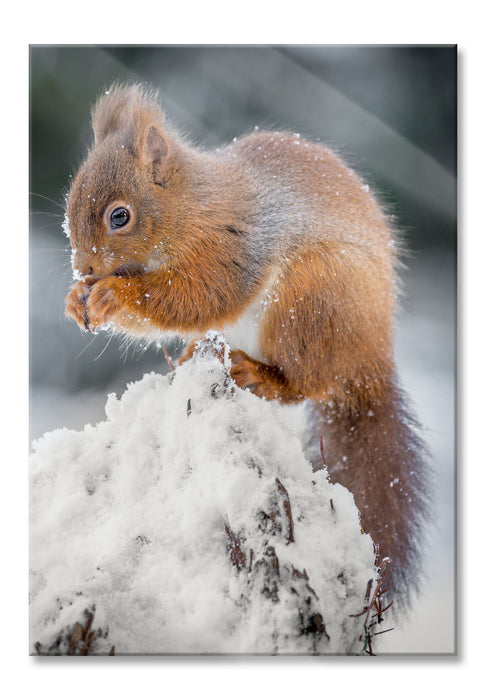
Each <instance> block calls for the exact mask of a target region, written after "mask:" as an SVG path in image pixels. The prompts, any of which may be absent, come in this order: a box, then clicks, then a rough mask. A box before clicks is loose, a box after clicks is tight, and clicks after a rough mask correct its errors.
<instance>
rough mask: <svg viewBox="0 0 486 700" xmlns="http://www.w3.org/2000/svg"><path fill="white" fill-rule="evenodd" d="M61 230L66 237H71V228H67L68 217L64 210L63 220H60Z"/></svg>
mask: <svg viewBox="0 0 486 700" xmlns="http://www.w3.org/2000/svg"><path fill="white" fill-rule="evenodd" d="M62 230H63V231H64V233H65V234H66V238H70V237H71V229H70V228H69V217H68V215H67V212H66V214H65V215H64V220H63V222H62Z"/></svg>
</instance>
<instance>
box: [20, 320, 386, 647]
mask: <svg viewBox="0 0 486 700" xmlns="http://www.w3.org/2000/svg"><path fill="white" fill-rule="evenodd" d="M229 369H230V359H229V347H228V345H227V344H226V343H225V342H224V338H223V337H222V336H220V335H218V334H215V333H213V334H212V335H208V336H207V338H206V340H205V341H203V342H201V343H200V344H199V345H198V346H197V347H196V352H195V355H194V357H193V358H192V359H191V360H190V361H188V362H186V363H184V364H182V365H181V366H179V367H178V368H177V369H176V370H175V371H174V372H172V373H171V374H170V375H165V376H162V375H159V374H155V373H151V374H147V375H145V376H144V377H143V379H142V380H141V381H138V382H135V383H133V384H129V385H128V387H127V390H126V391H125V393H124V394H123V395H122V396H121V398H119V399H118V398H117V397H116V396H115V395H114V394H111V395H109V396H108V400H107V403H106V420H105V421H103V422H101V423H98V424H97V425H95V426H92V425H86V426H85V428H84V430H82V431H74V430H67V429H65V428H63V429H59V430H55V431H53V432H50V433H47V434H45V435H44V436H43V437H42V438H40V439H39V440H37V441H36V442H35V443H34V445H33V448H34V452H33V454H32V457H31V489H30V493H31V528H30V564H31V644H32V650H33V653H34V649H36V650H37V651H39V652H40V653H63V649H62V647H59V639H60V638H62V633H63V631H65V630H69V629H71V628H72V627H73V625H74V624H75V623H77V622H80V623H82V622H83V619H85V618H83V616H86V611H92V612H93V611H94V615H95V617H94V622H93V629H94V628H96V629H97V630H100V633H99V635H98V636H97V638H96V641H95V642H94V643H93V644H94V646H93V650H94V653H97V654H108V653H109V652H110V650H111V648H112V647H114V653H115V655H118V654H147V653H151V654H162V653H267V654H270V653H307V654H308V653H323V654H336V653H339V654H354V653H360V652H361V651H362V642H358V639H359V635H360V633H361V632H362V618H360V617H352V615H353V614H356V613H360V612H361V610H362V609H363V600H364V595H365V591H366V589H367V584H368V582H369V581H370V580H373V581H375V582H376V569H375V567H374V551H373V544H372V541H371V539H370V537H369V536H368V535H364V534H362V533H361V529H360V524H359V518H358V512H357V509H356V506H355V503H354V500H353V497H352V496H351V494H350V493H349V491H347V490H346V489H345V488H344V487H342V486H340V485H338V484H331V483H330V482H329V480H328V476H327V472H326V471H325V470H324V469H323V470H321V471H317V472H312V468H311V465H310V463H309V462H308V460H307V459H306V457H305V454H304V451H303V448H302V444H301V442H300V440H299V439H298V437H297V435H296V434H294V432H293V431H292V428H291V427H290V426H289V424H288V423H286V421H285V419H284V412H283V409H282V407H281V406H280V405H278V404H277V403H276V402H267V401H264V400H262V399H259V398H258V397H256V396H254V395H253V394H252V393H250V392H249V391H243V390H241V389H240V388H238V387H237V386H236V385H235V384H234V382H233V381H232V379H231V378H230V375H229ZM64 653H65V650H64Z"/></svg>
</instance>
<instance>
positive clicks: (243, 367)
mask: <svg viewBox="0 0 486 700" xmlns="http://www.w3.org/2000/svg"><path fill="white" fill-rule="evenodd" d="M230 358H231V378H232V379H233V380H234V382H235V383H236V384H237V385H238V386H239V387H240V388H241V389H250V391H251V392H252V393H253V394H256V395H257V396H262V397H263V396H265V397H266V396H267V393H268V392H267V390H266V389H267V387H266V382H265V376H264V374H263V373H262V371H261V367H262V365H261V363H260V362H257V361H256V360H253V359H252V358H251V357H249V356H248V355H247V354H246V353H245V352H243V351H242V350H232V351H231V353H230Z"/></svg>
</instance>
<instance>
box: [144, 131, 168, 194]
mask: <svg viewBox="0 0 486 700" xmlns="http://www.w3.org/2000/svg"><path fill="white" fill-rule="evenodd" d="M168 155H169V144H168V142H167V139H166V138H165V136H164V134H163V133H162V132H161V131H160V129H159V128H158V127H157V126H155V124H150V125H149V126H148V127H147V128H146V130H145V135H144V140H143V160H144V161H145V163H147V165H152V177H153V179H154V182H156V183H157V184H159V185H161V184H163V180H164V177H163V176H164V170H165V164H166V162H167V156H168Z"/></svg>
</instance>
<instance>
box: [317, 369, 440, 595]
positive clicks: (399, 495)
mask: <svg viewBox="0 0 486 700" xmlns="http://www.w3.org/2000/svg"><path fill="white" fill-rule="evenodd" d="M315 409H316V410H315V414H316V431H317V433H318V435H317V437H316V438H315V439H317V438H318V437H320V436H322V437H323V457H324V460H325V462H326V464H327V467H328V470H329V474H330V477H331V480H332V481H335V482H339V483H341V484H343V486H346V488H348V489H349V490H350V491H351V492H352V493H353V495H354V498H355V501H356V505H357V507H358V509H359V510H360V513H361V523H362V526H363V529H364V531H365V532H368V533H369V534H370V535H371V537H372V538H373V540H374V542H375V544H376V545H377V546H378V554H379V558H380V559H383V558H384V557H389V558H390V559H391V562H390V563H389V564H388V566H387V574H386V586H385V587H386V588H387V589H388V591H389V597H390V598H393V600H394V601H396V603H397V606H398V608H401V607H404V606H406V605H407V604H408V603H409V598H410V593H411V592H412V591H413V590H416V589H417V587H418V584H419V581H420V571H421V562H422V557H423V551H424V545H425V541H424V540H425V528H424V526H425V523H426V521H427V517H428V514H429V511H430V503H431V499H430V492H431V488H430V485H431V477H430V471H429V469H430V468H429V466H428V464H427V458H428V453H427V450H426V448H425V445H424V442H423V440H422V438H421V437H420V427H419V425H418V423H417V421H416V419H415V418H414V417H413V415H412V414H411V412H410V410H409V409H408V408H407V402H406V398H405V396H404V394H403V392H402V391H401V390H400V389H399V387H398V385H397V383H396V382H392V383H390V384H389V385H388V386H387V387H386V391H385V392H384V393H383V395H382V398H381V399H380V400H379V401H376V402H374V403H373V404H371V405H369V406H368V407H367V408H366V409H364V410H362V411H360V412H357V411H351V410H349V409H344V408H339V407H337V406H330V405H328V404H318V405H316V407H315ZM321 464H322V461H321ZM316 465H317V461H315V466H316Z"/></svg>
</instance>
